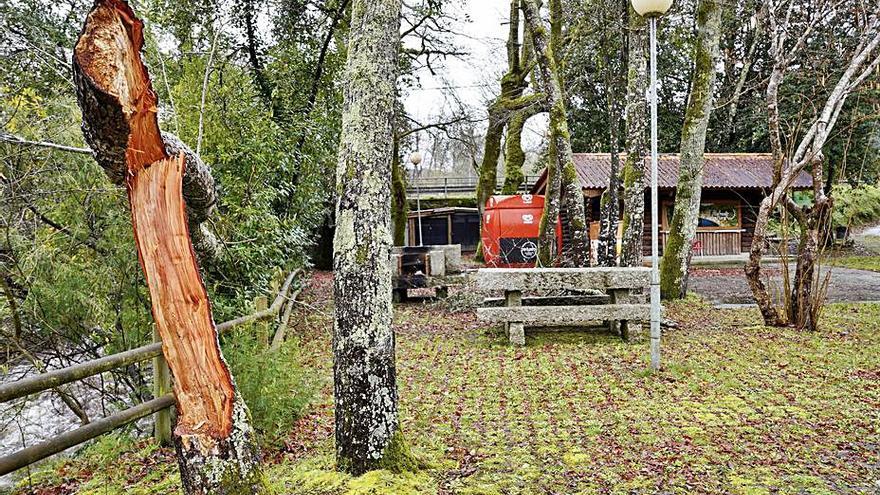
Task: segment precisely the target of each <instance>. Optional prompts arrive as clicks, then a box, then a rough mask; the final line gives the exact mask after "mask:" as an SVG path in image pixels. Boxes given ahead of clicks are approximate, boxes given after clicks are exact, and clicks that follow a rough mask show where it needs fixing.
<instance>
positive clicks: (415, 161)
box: [406, 151, 422, 246]
mask: <svg viewBox="0 0 880 495" xmlns="http://www.w3.org/2000/svg"><path fill="white" fill-rule="evenodd" d="M421 163H422V154H421V153H419V152H418V151H413V153H412V154H411V155H409V163H408V164H407V165H406V169H407V170H409V172H410V176H411V177H412V179H413V181H415V179H416V178H417V177H421V175H422V173H421V172H422V168H421V167H420V166H419V165H420V164H421ZM413 185H414V186H416V215H418V216H417V221H418V223H419V246H421V245H422V191H421V190H420V189H419V187H418V185H417V184H413Z"/></svg>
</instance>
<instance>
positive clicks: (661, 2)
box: [632, 0, 672, 17]
mask: <svg viewBox="0 0 880 495" xmlns="http://www.w3.org/2000/svg"><path fill="white" fill-rule="evenodd" d="M632 6H633V10H635V11H636V13H638V14H639V15H640V16H643V17H656V16H661V15H663V14H665V13H666V12H667V11H668V10H669V7H671V6H672V0H632Z"/></svg>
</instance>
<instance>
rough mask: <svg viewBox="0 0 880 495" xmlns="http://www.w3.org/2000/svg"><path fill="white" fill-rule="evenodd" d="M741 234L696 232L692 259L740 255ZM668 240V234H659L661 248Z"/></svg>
mask: <svg viewBox="0 0 880 495" xmlns="http://www.w3.org/2000/svg"><path fill="white" fill-rule="evenodd" d="M743 232H744V231H743V230H742V229H729V230H728V229H725V230H698V231H697V235H696V237H695V238H694V257H700V256H723V255H732V254H740V253H741V252H742V233H743ZM646 237H648V236H646ZM668 238H669V232H661V233H660V242H662V244H661V246H666V241H667V240H668ZM661 253H662V249H661Z"/></svg>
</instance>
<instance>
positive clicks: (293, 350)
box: [223, 323, 317, 447]
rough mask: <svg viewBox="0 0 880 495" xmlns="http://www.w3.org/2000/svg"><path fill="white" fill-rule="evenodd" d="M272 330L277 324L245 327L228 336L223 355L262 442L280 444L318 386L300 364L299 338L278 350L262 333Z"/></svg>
mask: <svg viewBox="0 0 880 495" xmlns="http://www.w3.org/2000/svg"><path fill="white" fill-rule="evenodd" d="M261 326H263V328H260V327H261ZM265 326H268V328H266V327H265ZM270 329H274V324H270V323H255V324H253V325H246V326H244V327H242V328H241V329H239V330H237V331H235V332H233V333H232V334H231V335H228V336H227V337H226V338H224V340H223V354H224V356H225V357H226V359H227V361H228V362H229V367H230V369H231V371H232V376H234V377H235V382H236V385H237V386H238V390H239V392H240V393H241V395H242V397H243V398H244V401H245V403H246V404H247V405H248V409H250V412H251V417H252V421H251V425H252V426H253V427H254V429H255V430H257V432H258V434H259V437H260V443H261V444H263V445H264V446H266V447H278V446H280V445H281V444H282V443H283V442H284V439H285V438H286V436H287V434H288V433H289V432H290V431H291V429H292V427H293V423H294V422H295V421H296V420H297V419H298V418H299V417H301V416H302V415H303V413H304V411H305V409H306V407H307V406H308V404H309V403H310V402H311V400H312V397H314V395H315V392H316V388H317V387H316V382H315V380H313V379H311V378H309V375H307V373H306V371H305V370H304V369H303V367H302V366H301V365H300V363H301V362H302V359H301V357H302V354H301V352H302V350H301V347H300V345H299V342H298V341H297V340H296V339H288V340H287V341H286V342H285V343H284V344H283V345H282V346H281V347H280V348H279V349H277V350H275V351H270V350H269V349H268V348H267V347H266V346H265V343H264V342H262V341H261V340H262V339H260V338H259V335H260V334H261V332H265V331H266V330H270Z"/></svg>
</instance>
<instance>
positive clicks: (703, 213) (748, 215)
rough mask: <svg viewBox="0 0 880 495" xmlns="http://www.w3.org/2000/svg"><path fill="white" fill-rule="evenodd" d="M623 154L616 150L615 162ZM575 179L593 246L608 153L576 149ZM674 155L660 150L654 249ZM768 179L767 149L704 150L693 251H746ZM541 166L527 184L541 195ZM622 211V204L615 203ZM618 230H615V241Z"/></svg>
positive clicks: (665, 220)
mask: <svg viewBox="0 0 880 495" xmlns="http://www.w3.org/2000/svg"><path fill="white" fill-rule="evenodd" d="M625 158H626V155H625V154H621V156H620V161H621V166H622V164H623V161H624V160H625ZM574 162H575V167H576V169H577V173H578V178H579V179H580V182H581V187H582V188H583V191H584V201H585V206H586V211H587V216H588V221H589V222H590V239H591V240H592V241H593V243H594V245H595V240H596V238H597V237H598V233H599V222H598V220H599V198H600V197H601V196H602V192H603V191H605V189H606V188H607V187H608V178H609V177H610V174H611V156H610V155H609V154H608V153H576V154H575V155H574ZM678 168H679V155H678V154H677V153H676V154H672V153H670V154H662V155H660V160H659V163H658V172H659V174H658V185H659V191H658V192H659V196H660V241H661V242H660V250H661V254H662V250H663V246H664V245H665V243H666V239H667V237H668V235H669V223H670V221H671V220H672V207H673V204H674V202H675V186H676V184H677V183H678ZM772 181H773V157H772V155H770V154H769V153H707V154H706V155H705V169H704V172H703V191H702V195H701V202H700V219H699V225H698V226H697V237H696V239H695V240H694V256H701V255H705V256H723V255H735V254H740V253H745V252H748V251H749V249H750V248H751V245H752V236H753V234H754V231H755V219H756V216H757V213H758V208H759V205H760V204H761V200H762V199H764V197H765V195H766V194H767V193H768V192H769V189H770V187H771V186H772ZM545 183H546V170H545V171H544V173H543V174H542V175H541V177H540V178H539V179H538V181H537V182H536V183H535V186H534V187H533V188H532V193H533V194H544V189H545V185H546V184H545ZM649 186H650V160H649V159H646V160H645V230H644V237H643V239H644V253H645V255H650V253H651V196H650V195H651V193H650V189H649ZM793 187H794V188H795V189H808V188H810V187H811V179H810V176H809V175H808V174H807V173H802V174H801V175H799V176H798V177H797V178H796V180H795V183H794V184H793ZM621 210H622V208H621ZM619 239H620V234H618V240H619Z"/></svg>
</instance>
